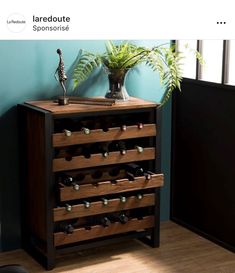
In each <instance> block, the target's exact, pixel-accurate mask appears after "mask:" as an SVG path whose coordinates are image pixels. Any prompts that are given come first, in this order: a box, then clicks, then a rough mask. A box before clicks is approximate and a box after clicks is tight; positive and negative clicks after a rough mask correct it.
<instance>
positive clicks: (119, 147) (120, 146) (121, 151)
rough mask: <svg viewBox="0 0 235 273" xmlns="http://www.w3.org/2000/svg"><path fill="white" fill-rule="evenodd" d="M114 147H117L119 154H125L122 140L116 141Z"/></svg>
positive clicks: (124, 145)
mask: <svg viewBox="0 0 235 273" xmlns="http://www.w3.org/2000/svg"><path fill="white" fill-rule="evenodd" d="M116 147H117V148H118V150H119V151H120V153H121V155H125V154H126V151H127V149H126V144H125V142H124V141H121V140H120V141H118V142H117V144H116Z"/></svg>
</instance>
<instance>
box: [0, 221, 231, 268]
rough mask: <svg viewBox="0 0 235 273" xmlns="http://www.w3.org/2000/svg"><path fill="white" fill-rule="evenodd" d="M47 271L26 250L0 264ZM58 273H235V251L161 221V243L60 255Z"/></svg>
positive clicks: (9, 255)
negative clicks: (14, 264)
mask: <svg viewBox="0 0 235 273" xmlns="http://www.w3.org/2000/svg"><path fill="white" fill-rule="evenodd" d="M8 263H19V264H21V265H23V266H25V268H26V269H28V270H29V272H30V273H41V272H45V270H44V269H43V268H42V267H41V266H40V265H39V264H38V263H37V262H36V261H34V260H33V259H32V258H31V257H30V256H29V255H28V254H26V253H25V252H24V251H23V250H15V251H11V252H3V253H0V265H3V264H8ZM51 272H53V273H54V272H56V273H143V272H144V273H235V254H234V253H232V252H230V251H228V250H225V249H223V248H221V247H220V246H217V245H215V244H213V243H212V242H210V241H208V240H206V239H204V238H202V237H200V236H198V235H196V234H194V233H192V232H191V231H189V230H187V229H185V228H183V227H181V226H179V225H177V224H175V223H173V222H163V223H162V224H161V246H160V248H155V249H153V248H150V247H148V246H146V245H144V244H142V243H141V242H139V241H135V240H131V241H128V242H124V243H119V244H114V245H110V246H106V247H100V248H96V249H90V250H85V251H80V252H77V253H73V254H70V255H66V256H63V257H60V258H59V259H58V261H57V266H56V268H55V269H54V270H52V271H51Z"/></svg>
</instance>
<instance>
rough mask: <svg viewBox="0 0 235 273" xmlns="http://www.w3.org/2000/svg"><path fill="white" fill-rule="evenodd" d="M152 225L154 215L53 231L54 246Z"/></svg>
mask: <svg viewBox="0 0 235 273" xmlns="http://www.w3.org/2000/svg"><path fill="white" fill-rule="evenodd" d="M151 227H154V216H146V217H144V218H143V219H142V220H138V219H131V220H130V221H129V222H127V223H126V224H122V223H119V222H115V223H112V224H111V225H110V226H109V227H103V226H99V225H97V226H92V227H91V229H90V230H87V229H85V228H79V229H75V230H74V232H73V233H72V234H65V233H64V232H57V233H54V244H55V246H60V245H65V244H70V243H75V242H81V241H85V240H89V239H93V238H100V237H105V236H109V235H114V234H119V233H123V232H129V231H133V230H142V229H146V228H151Z"/></svg>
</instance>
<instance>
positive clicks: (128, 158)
mask: <svg viewBox="0 0 235 273" xmlns="http://www.w3.org/2000/svg"><path fill="white" fill-rule="evenodd" d="M154 158H155V148H145V149H144V150H143V152H141V153H139V152H138V151H137V150H136V149H135V150H128V151H127V152H126V154H125V155H121V154H120V152H111V153H109V156H108V157H104V156H103V155H102V154H101V153H99V154H91V155H90V158H85V157H84V156H75V157H72V158H70V159H69V160H67V159H66V158H56V159H54V160H53V171H54V172H59V171H66V170H73V169H83V168H88V167H95V166H104V165H108V164H109V165H111V164H120V163H126V162H135V161H140V160H141V161H142V160H151V159H154Z"/></svg>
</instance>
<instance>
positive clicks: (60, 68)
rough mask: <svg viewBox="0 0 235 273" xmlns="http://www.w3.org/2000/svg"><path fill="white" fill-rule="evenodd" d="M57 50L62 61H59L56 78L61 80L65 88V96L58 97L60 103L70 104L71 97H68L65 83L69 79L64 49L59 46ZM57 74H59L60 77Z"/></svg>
mask: <svg viewBox="0 0 235 273" xmlns="http://www.w3.org/2000/svg"><path fill="white" fill-rule="evenodd" d="M56 52H57V53H58V54H59V58H60V62H59V65H58V67H57V69H56V71H55V78H56V80H57V81H58V82H60V84H61V86H62V88H63V96H61V97H59V98H58V103H59V105H67V104H69V98H67V97H66V92H67V90H66V88H65V85H64V82H65V81H66V80H67V76H66V74H65V71H64V61H63V59H62V51H61V49H59V48H58V49H57V51H56ZM56 74H58V77H57V75H56Z"/></svg>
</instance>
